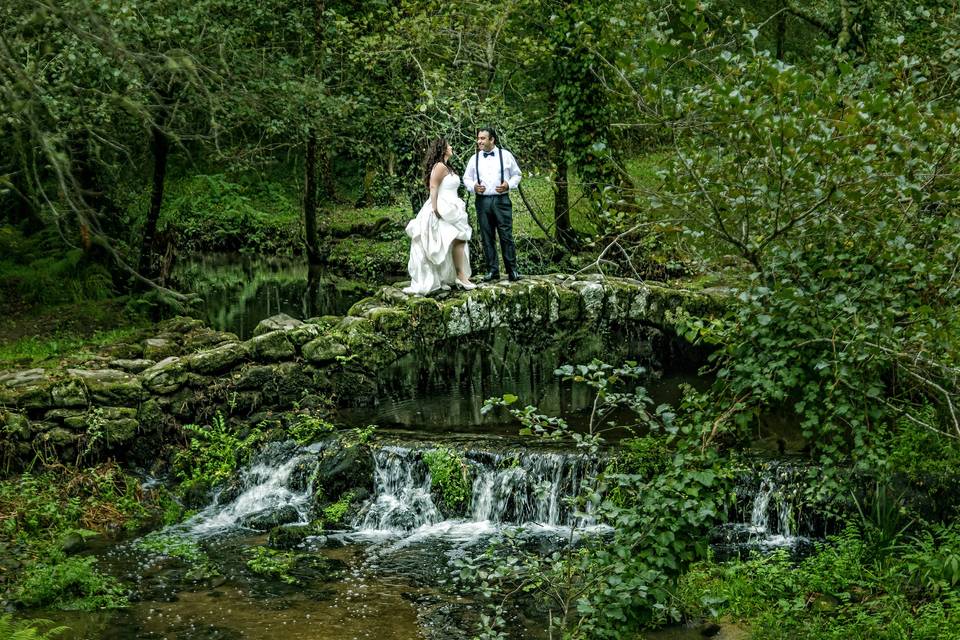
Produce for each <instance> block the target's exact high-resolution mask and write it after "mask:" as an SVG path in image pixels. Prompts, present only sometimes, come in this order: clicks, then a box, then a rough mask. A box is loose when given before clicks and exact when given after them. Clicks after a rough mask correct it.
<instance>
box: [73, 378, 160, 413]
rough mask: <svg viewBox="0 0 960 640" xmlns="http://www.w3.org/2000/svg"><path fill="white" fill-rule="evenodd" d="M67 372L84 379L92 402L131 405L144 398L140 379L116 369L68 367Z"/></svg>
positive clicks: (122, 405)
mask: <svg viewBox="0 0 960 640" xmlns="http://www.w3.org/2000/svg"><path fill="white" fill-rule="evenodd" d="M67 373H68V374H70V375H71V376H73V377H75V378H79V379H80V380H82V381H83V384H84V385H85V386H86V387H87V395H88V397H89V398H90V401H91V403H94V404H105V405H109V406H121V407H131V406H136V405H138V404H139V403H140V400H141V399H142V398H143V387H142V386H141V384H140V380H139V379H137V377H136V376H133V375H131V374H129V373H126V372H125V371H118V370H116V369H94V370H89V369H67Z"/></svg>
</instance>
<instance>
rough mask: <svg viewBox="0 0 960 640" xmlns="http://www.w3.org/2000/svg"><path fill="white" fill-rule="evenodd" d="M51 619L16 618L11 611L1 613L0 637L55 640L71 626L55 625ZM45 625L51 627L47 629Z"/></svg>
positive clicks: (15, 639)
mask: <svg viewBox="0 0 960 640" xmlns="http://www.w3.org/2000/svg"><path fill="white" fill-rule="evenodd" d="M52 625H53V623H52V622H50V621H49V620H14V619H13V617H12V616H11V615H10V614H9V613H4V614H3V615H0V638H4V640H53V638H55V637H57V636H59V635H60V634H62V633H66V632H67V631H69V630H70V629H69V627H54V626H52ZM43 627H50V628H49V629H47V630H46V631H43V630H41V629H42V628H43Z"/></svg>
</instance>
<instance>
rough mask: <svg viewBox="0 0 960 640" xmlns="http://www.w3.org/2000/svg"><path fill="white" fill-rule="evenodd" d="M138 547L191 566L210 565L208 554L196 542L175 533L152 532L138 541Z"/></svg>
mask: <svg viewBox="0 0 960 640" xmlns="http://www.w3.org/2000/svg"><path fill="white" fill-rule="evenodd" d="M135 544H136V547H137V548H138V549H141V550H143V551H146V552H148V553H154V554H158V555H161V556H166V557H168V558H179V559H180V560H183V561H185V562H187V563H189V564H191V565H204V564H208V563H209V558H208V557H207V554H206V552H205V551H204V550H203V549H202V548H201V547H200V545H199V544H198V543H197V541H196V540H192V539H190V538H186V537H183V536H179V535H176V534H174V533H162V532H156V531H154V532H151V533H149V534H147V535H145V536H143V537H142V538H139V539H138V540H137V541H136V543H135Z"/></svg>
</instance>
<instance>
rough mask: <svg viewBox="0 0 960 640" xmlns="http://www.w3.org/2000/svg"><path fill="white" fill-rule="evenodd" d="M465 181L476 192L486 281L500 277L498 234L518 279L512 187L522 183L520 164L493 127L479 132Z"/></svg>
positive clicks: (510, 271) (509, 269)
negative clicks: (485, 261) (498, 139)
mask: <svg viewBox="0 0 960 640" xmlns="http://www.w3.org/2000/svg"><path fill="white" fill-rule="evenodd" d="M463 184H464V186H465V187H466V188H467V191H472V192H473V193H475V194H477V198H476V201H477V222H478V223H479V224H480V237H481V238H482V239H483V255H484V257H485V258H486V260H487V275H485V276H484V277H483V281H484V282H493V281H496V280H499V279H500V260H499V258H498V256H497V245H496V243H495V242H494V236H495V234H496V235H499V236H500V251H501V253H503V264H504V266H505V267H506V268H507V277H508V278H509V279H510V280H511V281H516V280H519V279H520V272H519V271H517V248H516V246H515V245H514V243H513V203H511V202H510V190H511V189H516V188H517V187H518V186H520V167H519V166H518V165H517V161H516V159H515V158H514V157H513V154H512V153H510V152H509V151H507V150H506V149H502V148H500V147H498V146H497V132H496V131H494V130H493V128H492V127H484V128H483V129H480V130H479V131H477V154H476V155H475V156H474V157H473V158H471V159H470V161H469V162H467V168H466V171H464V174H463Z"/></svg>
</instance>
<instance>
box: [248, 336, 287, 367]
mask: <svg viewBox="0 0 960 640" xmlns="http://www.w3.org/2000/svg"><path fill="white" fill-rule="evenodd" d="M245 344H246V346H247V349H248V350H249V352H250V356H251V357H252V358H253V359H254V360H257V361H261V362H262V361H270V360H284V359H287V358H293V357H294V356H295V355H297V350H296V348H295V347H294V346H293V343H292V342H290V340H288V339H287V334H286V332H285V331H271V332H270V333H264V334H261V335H259V336H255V337H253V338H250V339H249V340H247V341H246V343H245Z"/></svg>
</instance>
